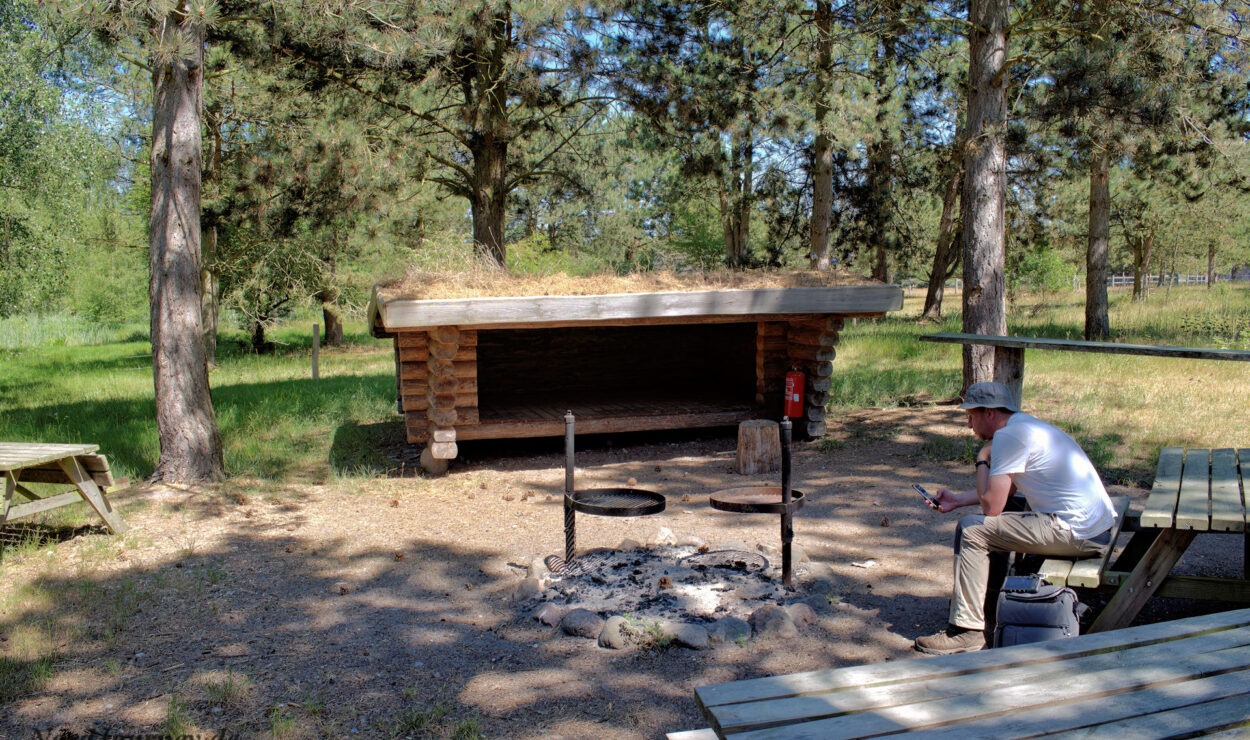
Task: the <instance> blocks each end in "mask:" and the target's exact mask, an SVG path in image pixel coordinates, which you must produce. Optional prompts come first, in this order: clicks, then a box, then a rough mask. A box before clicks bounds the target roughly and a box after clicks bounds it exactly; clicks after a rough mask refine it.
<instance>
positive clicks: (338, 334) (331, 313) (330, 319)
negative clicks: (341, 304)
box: [321, 303, 343, 347]
mask: <svg viewBox="0 0 1250 740" xmlns="http://www.w3.org/2000/svg"><path fill="white" fill-rule="evenodd" d="M321 318H322V320H323V321H324V322H325V327H326V333H325V340H324V341H325V345H326V346H327V347H338V346H339V345H341V344H342V343H343V317H342V316H341V315H340V314H339V309H338V307H337V306H335V305H334V304H332V303H324V304H322V306H321Z"/></svg>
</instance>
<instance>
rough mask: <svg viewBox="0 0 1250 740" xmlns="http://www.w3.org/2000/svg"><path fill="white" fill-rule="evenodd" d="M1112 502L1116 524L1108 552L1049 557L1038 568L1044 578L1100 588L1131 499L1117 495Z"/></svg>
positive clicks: (1047, 580)
mask: <svg viewBox="0 0 1250 740" xmlns="http://www.w3.org/2000/svg"><path fill="white" fill-rule="evenodd" d="M1111 503H1112V505H1113V506H1114V507H1115V524H1113V525H1111V544H1110V545H1109V546H1108V547H1107V552H1105V553H1104V554H1103V555H1102V557H1097V558H1060V557H1049V558H1047V559H1046V560H1044V561H1042V565H1041V567H1040V568H1038V570H1037V573H1038V575H1040V576H1041V577H1042V580H1044V581H1046V582H1047V583H1051V584H1054V585H1056V586H1072V587H1074V588H1098V587H1099V586H1100V585H1102V584H1103V583H1104V580H1103V573H1104V571H1106V569H1107V566H1108V565H1109V564H1110V563H1111V554H1112V552H1113V551H1114V550H1115V541H1116V538H1117V537H1119V536H1120V528H1121V527H1123V526H1124V520H1125V518H1126V516H1127V514H1128V505H1129V500H1128V497H1127V496H1116V497H1114V498H1112V499H1111Z"/></svg>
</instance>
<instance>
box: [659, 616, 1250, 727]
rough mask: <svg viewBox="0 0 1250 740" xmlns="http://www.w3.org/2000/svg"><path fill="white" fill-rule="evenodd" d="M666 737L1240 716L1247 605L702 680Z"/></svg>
mask: <svg viewBox="0 0 1250 740" xmlns="http://www.w3.org/2000/svg"><path fill="white" fill-rule="evenodd" d="M695 698H696V699H697V701H698V703H699V707H700V709H701V710H702V712H703V714H704V717H705V718H706V719H707V720H708V721H709V723H711V727H710V728H707V729H705V730H694V731H687V732H685V733H674V734H671V735H669V737H670V738H680V739H681V740H703V739H704V738H713V737H717V738H734V739H735V740H748V739H749V740H758V739H762V738H787V739H791V738H820V739H821V740H829V739H832V738H861V737H884V736H890V737H892V736H894V735H901V734H904V733H912V732H922V733H923V734H924V736H925V737H950V738H956V739H958V740H963V739H964V738H969V737H986V738H995V739H996V740H997V739H998V738H1023V737H1038V736H1042V735H1045V736H1046V737H1106V738H1121V737H1146V736H1149V737H1193V736H1197V735H1203V734H1208V733H1215V732H1229V733H1230V735H1229V736H1230V737H1231V736H1233V733H1235V732H1236V731H1237V730H1238V728H1242V730H1243V731H1244V728H1247V727H1250V609H1241V610H1237V611H1229V612H1223V613H1218V614H1208V615H1203V616H1198V617H1190V618H1188V619H1179V620H1175V621H1171V622H1161V623H1158V624H1150V625H1143V626H1140V627H1132V628H1129V629H1122V630H1115V631H1113V632H1104V633H1101V634H1095V635H1082V636H1080V637H1075V638H1071V639H1066V640H1051V641H1049V642H1040V643H1033V644H1030V645H1017V646H1014V647H1007V648H999V649H996V650H982V651H978V652H972V653H959V654H956V655H945V656H941V657H935V658H915V659H912V660H900V661H894V662H887V663H879V664H875V665H863V666H850V667H846V668H835V669H827V670H819V671H809V672H806V673H796V674H791V675H785V676H770V677H766V678H755V679H747V680H743V681H732V682H729V683H721V684H713V685H709V686H700V687H699V688H697V689H695Z"/></svg>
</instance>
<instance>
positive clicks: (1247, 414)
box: [830, 284, 1250, 482]
mask: <svg viewBox="0 0 1250 740" xmlns="http://www.w3.org/2000/svg"><path fill="white" fill-rule="evenodd" d="M923 297H924V296H923V292H922V291H910V292H909V295H908V296H907V300H906V302H905V305H904V308H903V310H902V311H899V312H897V313H895V314H891V315H890V316H889V317H887V318H884V319H880V320H876V321H865V320H860V321H858V322H848V324H847V326H846V328H845V329H844V330H843V332H842V337H841V343H840V344H839V345H838V356H837V359H836V361H835V364H834V368H835V369H834V387H833V392H832V394H831V396H832V400H831V403H830V409H831V417H832V418H833V419H834V420H835V421H836V419H837V418H838V416H839V415H840V414H842V413H846V412H848V411H850V410H853V409H857V408H865V407H890V406H906V405H909V403H910V399H911V398H913V397H916V396H926V395H927V396H928V397H931V398H934V399H943V398H953V397H954V396H955V395H956V394H957V393H958V391H959V388H960V386H961V384H962V375H961V373H962V370H961V349H962V348H961V346H960V345H955V344H937V343H931V342H921V341H920V339H919V338H920V337H921V336H923V335H926V334H933V333H936V332H939V331H960V330H961V324H960V318H959V316H958V308H959V296H958V295H949V294H948V296H947V298H948V303H947V304H946V309H947V310H946V314H947V316H946V317H945V318H944V320H943V321H942V322H941V324H920V323H919V322H918V318H919V315H920V310H921V303H922V302H923ZM1047 298H1048V299H1049V300H1048V302H1047V303H1046V305H1044V306H1041V307H1040V308H1039V307H1038V305H1037V304H1036V303H1031V302H1030V301H1031V300H1032V299H1031V297H1029V296H1025V297H1022V298H1021V299H1020V300H1019V301H1018V302H1017V303H1016V304H1015V305H1014V306H1012V307H1011V308H1010V309H1009V312H1008V320H1007V325H1008V333H1009V334H1013V335H1022V336H1039V337H1055V338H1069V339H1080V338H1082V337H1083V333H1084V329H1083V327H1084V294H1083V293H1078V292H1065V293H1058V294H1053V293H1052V294H1049V295H1048V296H1047ZM1110 323H1111V329H1112V338H1111V341H1114V342H1122V343H1133V344H1162V345H1177V346H1196V347H1218V348H1231V349H1247V348H1250V286H1247V285H1239V284H1218V285H1216V286H1214V287H1213V288H1212V289H1210V290H1208V289H1206V288H1204V287H1185V288H1172V289H1171V290H1155V291H1152V292H1151V293H1150V294H1148V296H1147V298H1146V300H1144V301H1133V300H1131V295H1130V292H1129V291H1127V290H1120V289H1117V290H1114V291H1112V292H1111V295H1110ZM1248 369H1250V366H1247V365H1245V364H1243V363H1240V362H1215V361H1209V360H1206V361H1204V360H1178V359H1170V358H1152V357H1139V356H1130V355H1113V354H1094V353H1083V352H1058V351H1044V350H1027V351H1026V352H1025V370H1024V407H1025V410H1026V411H1029V412H1031V413H1035V414H1037V415H1038V416H1041V417H1043V418H1046V419H1048V420H1050V421H1054V422H1056V423H1058V424H1059V425H1060V426H1062V427H1064V428H1065V429H1066V430H1068V431H1069V432H1070V433H1071V434H1072V435H1073V436H1074V437H1076V438H1077V440H1078V441H1080V442H1081V444H1082V445H1083V446H1085V448H1086V450H1087V451H1088V452H1089V454H1090V457H1091V458H1092V459H1093V460H1094V462H1095V464H1096V465H1098V466H1099V468H1100V469H1102V470H1103V471H1104V473H1105V474H1107V475H1108V476H1109V477H1111V478H1112V479H1117V478H1122V479H1123V480H1124V481H1125V482H1129V481H1136V482H1141V481H1142V480H1145V479H1148V478H1149V476H1150V475H1152V474H1153V470H1154V465H1155V463H1156V461H1157V456H1158V450H1159V448H1160V447H1163V446H1167V445H1181V446H1193V447H1236V446H1243V445H1246V442H1247V439H1246V437H1245V436H1244V433H1243V431H1242V430H1244V429H1245V428H1247V425H1250V404H1246V403H1245V387H1246V383H1245V378H1246V371H1247V370H1248ZM974 450H975V446H966V445H965V446H961V445H959V444H957V443H955V442H951V441H942V440H938V441H936V442H934V443H933V449H932V450H926V452H927V453H928V454H931V455H933V456H935V457H936V458H938V459H964V458H969V456H970V455H971V454H972V451H974Z"/></svg>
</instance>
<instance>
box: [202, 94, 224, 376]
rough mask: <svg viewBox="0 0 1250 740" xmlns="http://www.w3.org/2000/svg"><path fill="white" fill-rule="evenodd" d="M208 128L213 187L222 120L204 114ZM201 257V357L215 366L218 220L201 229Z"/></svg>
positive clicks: (218, 168)
mask: <svg viewBox="0 0 1250 740" xmlns="http://www.w3.org/2000/svg"><path fill="white" fill-rule="evenodd" d="M205 122H206V128H207V130H208V137H209V143H208V166H207V167H205V168H204V181H205V185H206V186H208V187H212V185H211V183H216V182H217V181H218V180H219V179H220V178H221V149H222V145H223V141H222V139H223V137H222V133H221V120H220V118H218V117H217V116H216V115H207V114H206V115H205ZM202 247H203V249H202V254H201V259H200V321H201V322H202V324H203V326H202V331H201V335H202V336H203V337H204V359H205V361H206V362H207V363H208V366H209V367H210V368H214V367H217V317H218V315H219V314H220V312H221V304H220V296H218V294H217V287H218V276H217V273H216V272H214V270H215V269H216V262H217V224H215V223H210V224H209V225H207V226H205V227H204V229H203V245H202Z"/></svg>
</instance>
